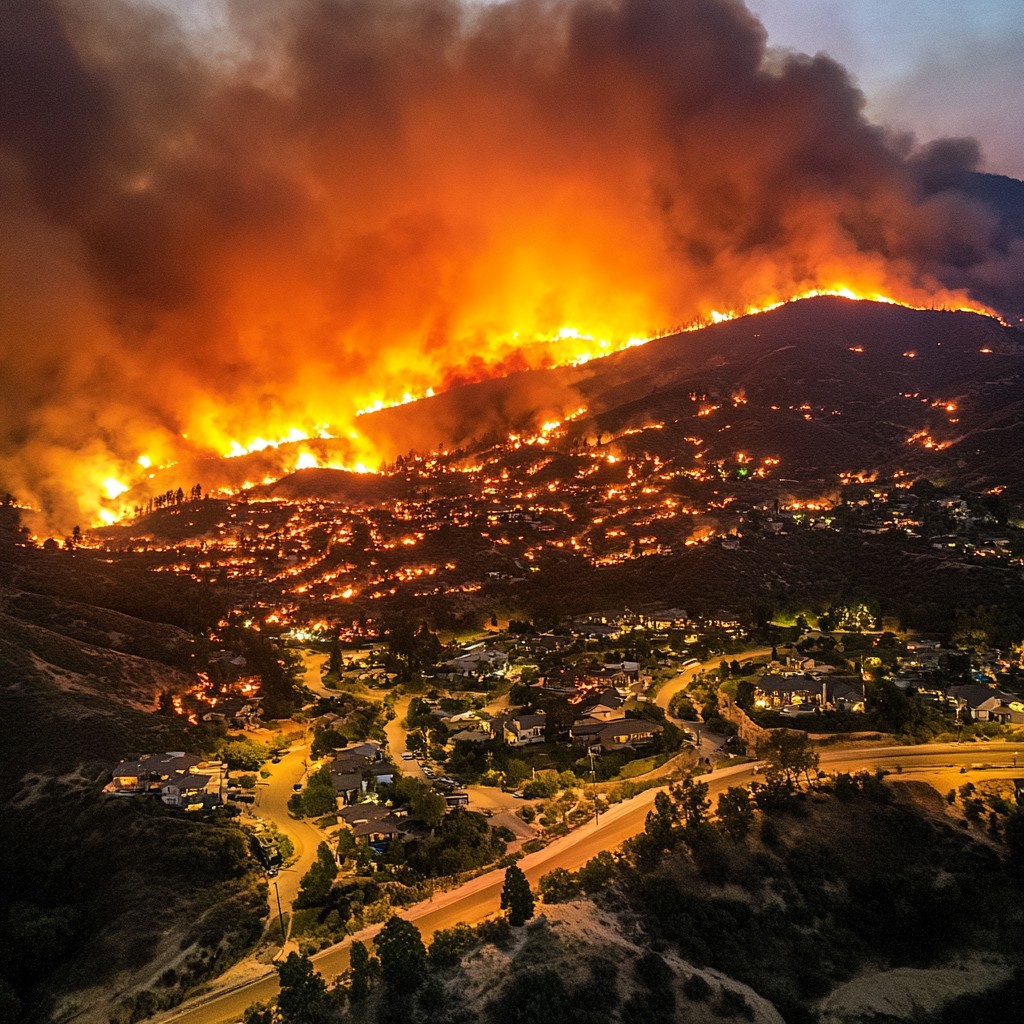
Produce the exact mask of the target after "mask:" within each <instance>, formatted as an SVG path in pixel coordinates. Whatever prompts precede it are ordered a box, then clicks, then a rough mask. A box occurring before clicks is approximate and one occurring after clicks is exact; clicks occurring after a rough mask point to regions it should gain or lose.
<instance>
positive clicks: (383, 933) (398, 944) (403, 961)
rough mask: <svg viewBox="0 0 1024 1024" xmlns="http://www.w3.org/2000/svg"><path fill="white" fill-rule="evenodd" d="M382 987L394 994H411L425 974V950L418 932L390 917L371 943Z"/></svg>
mask: <svg viewBox="0 0 1024 1024" xmlns="http://www.w3.org/2000/svg"><path fill="white" fill-rule="evenodd" d="M373 944H374V946H376V947H377V956H378V957H379V958H380V970H381V976H382V977H383V978H384V984H385V985H387V986H388V988H389V989H391V990H392V991H394V992H399V993H409V992H415V991H416V989H418V988H419V987H420V985H422V984H423V979H424V978H425V977H426V973H427V951H426V949H425V948H424V945H423V939H422V937H421V936H420V932H419V929H418V928H417V927H416V925H414V924H412V923H411V922H409V921H405V920H403V919H402V918H400V917H392V918H391V919H390V920H389V921H388V922H387V924H385V925H384V927H383V928H382V929H381V930H380V931H379V932H378V933H377V935H376V936H375V937H374V940H373Z"/></svg>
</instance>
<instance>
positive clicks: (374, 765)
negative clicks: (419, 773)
mask: <svg viewBox="0 0 1024 1024" xmlns="http://www.w3.org/2000/svg"><path fill="white" fill-rule="evenodd" d="M328 769H329V771H330V773H331V783H332V784H333V786H334V792H335V794H336V795H337V798H338V803H339V805H340V806H343V807H344V806H346V805H348V804H354V803H357V802H358V801H359V800H360V799H361V798H362V797H363V796H365V795H366V794H367V793H372V792H373V791H375V790H376V788H377V786H378V785H390V784H391V783H392V782H394V781H395V766H394V765H393V764H391V763H390V762H388V761H385V760H384V759H383V754H382V753H381V749H380V744H379V743H377V742H375V741H373V740H370V741H368V742H366V743H357V744H355V745H354V746H351V747H346V748H345V749H344V750H339V751H338V752H337V753H336V754H335V755H334V757H333V759H332V760H331V763H330V765H329V766H328Z"/></svg>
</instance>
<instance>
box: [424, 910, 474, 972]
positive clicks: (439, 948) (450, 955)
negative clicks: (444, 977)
mask: <svg viewBox="0 0 1024 1024" xmlns="http://www.w3.org/2000/svg"><path fill="white" fill-rule="evenodd" d="M476 942H477V938H476V929H475V928H472V927H470V926H469V925H468V924H463V923H461V922H460V923H459V924H456V925H453V926H452V927H451V928H440V929H438V930H437V931H436V932H434V938H433V941H432V942H431V943H430V963H431V964H432V965H433V966H434V967H436V968H440V969H442V970H444V969H446V968H449V967H457V966H458V963H459V960H461V959H462V955H463V954H464V953H466V952H467V951H468V950H470V949H472V948H473V946H475V945H476Z"/></svg>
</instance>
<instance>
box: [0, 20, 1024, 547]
mask: <svg viewBox="0 0 1024 1024" xmlns="http://www.w3.org/2000/svg"><path fill="white" fill-rule="evenodd" d="M195 10H196V11H203V12H205V14H206V15H207V16H208V19H209V20H208V21H206V22H204V25H203V27H201V28H195V27H193V28H192V29H189V28H187V27H183V22H182V21H181V20H179V19H178V18H176V17H175V16H173V15H172V14H170V13H168V12H167V11H166V10H165V9H162V8H160V7H158V6H155V5H154V6H149V5H147V4H145V3H142V2H135V3H128V2H126V0H125V2H122V0H67V2H64V3H61V2H57V0H53V2H43V0H41V2H30V0H6V2H5V3H3V5H2V6H0V295H2V299H3V301H2V309H0V330H2V334H0V388H2V393H3V402H2V407H0V487H3V488H6V489H10V490H13V491H15V492H16V493H18V494H19V495H21V496H24V497H26V498H29V499H31V500H32V501H34V502H36V503H38V504H39V505H41V506H42V507H44V508H45V509H46V510H47V511H48V512H49V513H51V514H52V516H53V521H54V522H61V523H63V524H64V525H65V527H66V525H67V524H68V523H69V522H71V521H76V519H77V517H78V515H79V514H84V515H88V514H90V513H95V511H96V510H97V509H98V507H99V506H100V504H101V500H100V494H101V493H102V488H103V487H104V486H106V487H107V490H108V492H110V493H113V492H114V491H116V489H117V486H116V485H117V483H118V481H124V482H130V474H131V471H132V467H136V471H138V467H137V466H136V460H137V458H138V457H139V456H140V455H142V456H146V457H147V458H148V459H149V460H151V461H153V462H154V463H166V462H168V461H171V460H174V459H176V458H179V457H181V456H182V455H183V454H190V455H198V454H204V453H209V452H222V453H223V452H226V451H228V450H229V449H230V448H231V447H232V442H234V443H235V446H236V447H237V446H242V447H249V446H251V445H252V444H253V443H254V442H257V439H259V438H264V439H277V438H281V437H285V436H287V435H288V434H289V432H290V431H292V432H294V431H298V432H300V433H304V434H310V435H313V434H316V433H317V432H318V431H319V430H326V431H328V432H330V433H332V434H338V435H340V436H347V435H348V433H349V432H351V431H355V432H358V422H357V421H356V420H355V419H354V412H355V410H356V409H359V408H361V407H364V406H367V405H370V404H372V403H373V402H374V400H377V399H379V400H386V399H389V398H400V397H401V396H402V394H403V393H404V392H406V391H408V392H409V393H411V394H419V393H422V392H423V391H424V390H425V389H426V388H427V387H435V388H439V387H442V386H444V385H445V384H446V383H450V382H452V381H455V380H459V379H467V378H473V377H479V376H481V375H486V374H490V373H495V372H500V371H503V370H508V369H514V368H517V367H521V366H524V365H538V364H543V363H545V362H550V361H557V360H559V359H563V358H565V356H566V354H568V355H569V356H572V355H573V354H578V352H579V351H582V347H581V346H583V347H585V346H584V345H583V343H582V342H579V341H575V342H574V341H572V340H571V338H569V337H568V336H569V335H571V334H572V333H573V332H574V331H575V333H576V334H586V335H591V336H593V337H594V338H595V339H605V340H608V341H611V342H612V343H618V342H621V341H624V340H625V339H626V338H628V337H629V336H630V335H634V334H641V335H643V334H645V333H647V332H649V331H652V330H655V329H658V328H666V327H669V326H672V325H676V324H681V323H686V322H688V321H690V320H692V319H694V318H700V317H705V316H707V315H708V314H709V313H710V312H711V311H712V310H719V311H732V310H742V309H743V308H744V307H746V306H748V305H758V304H763V303H765V302H769V301H778V300H780V299H785V298H787V297H790V296H792V295H794V294H798V293H801V292H804V291H807V290H809V289H814V288H827V287H834V286H835V285H837V284H843V285H845V286H848V287H850V288H853V289H855V290H860V291H863V292H865V293H867V294H871V293H874V292H880V293H884V294H889V295H892V296H893V297H895V298H898V299H901V300H906V301H909V302H919V303H920V302H929V301H935V302H938V303H944V302H956V301H958V299H962V298H963V295H961V296H957V295H953V294H950V292H949V291H948V289H955V290H962V291H963V292H964V293H970V292H972V291H973V292H975V293H976V294H984V295H992V294H1000V289H1005V288H1006V287H1007V286H1008V284H1009V283H1011V282H1013V281H1019V279H1020V276H1021V275H1020V271H1021V268H1022V266H1024V255H1022V246H1021V243H1020V241H1019V240H1014V239H1012V238H1007V237H1005V232H1001V231H1000V227H999V225H998V224H997V223H996V221H995V218H994V217H993V215H992V214H991V213H989V212H988V211H987V210H986V208H985V207H984V206H983V205H982V204H981V203H979V202H977V201H974V200H970V199H967V198H966V197H965V196H964V195H963V194H962V193H961V192H960V191H959V190H957V189H955V188H951V187H948V186H949V183H950V182H952V183H953V184H954V185H955V184H956V182H957V181H959V180H960V178H962V176H963V175H964V174H965V173H968V172H970V171H971V170H972V169H973V168H974V167H975V166H976V165H977V159H978V154H977V152H976V148H972V146H971V144H970V143H964V142H962V141H961V142H948V141H947V142H943V143H940V144H934V145H932V146H930V147H926V148H924V149H918V148H917V147H916V144H915V143H914V142H913V140H911V139H908V138H906V137H902V136H895V135H893V134H891V133H889V132H887V131H886V130H885V129H884V128H882V127H879V126H877V125H874V124H871V123H869V122H868V121H867V119H866V118H865V116H864V114H863V99H862V96H861V94H860V93H859V92H858V90H857V88H856V87H855V85H854V84H853V83H852V82H851V80H850V78H849V76H848V75H847V73H846V72H845V71H844V69H843V68H842V67H840V66H839V65H837V64H836V63H835V62H833V61H832V60H830V59H829V58H828V57H826V56H822V55H819V56H815V57H809V56H805V55H802V54H792V53H778V52H774V51H772V50H771V49H769V47H768V43H767V40H766V38H765V32H764V30H763V28H762V26H761V24H760V23H759V22H758V20H757V19H756V18H755V17H754V16H753V15H752V14H751V13H750V12H749V11H748V10H747V9H746V8H745V6H744V5H743V4H742V3H741V2H739V0H608V2H600V0H564V2H559V0H552V2H545V0H511V2H507V3H498V4H491V5H483V4H478V3H470V2H465V3H459V2H456V0H387V2H385V0H279V2H276V3H273V4H258V3H249V2H243V0H222V2H221V3H219V4H215V3H213V2H212V0H211V3H210V4H208V5H196V7H195ZM211 12H212V13H211ZM215 15H216V16H222V17H223V23H222V24H221V23H220V22H218V21H217V19H216V17H215ZM211 26H212V27H211ZM944 175H945V176H946V177H945V178H944V177H943V176H944ZM958 175H959V178H958V177H957V176H958ZM560 333H561V336H562V338H563V339H565V340H564V341H562V342H554V341H552V342H551V343H550V344H541V345H539V346H538V345H537V344H535V342H536V341H537V340H538V339H540V340H542V341H543V340H545V339H547V340H548V341H551V339H554V338H555V337H556V336H558V335H559V334H560ZM591 344H592V345H596V344H597V341H594V342H592V343H591ZM573 346H575V348H574V347H573ZM374 454H382V455H389V454H393V453H386V452H385V453H371V452H364V451H363V450H362V449H361V448H360V439H359V438H358V437H353V438H352V455H353V458H356V457H360V458H365V459H370V458H372V456H373V455H374ZM108 478H109V480H108ZM104 480H108V483H107V484H106V485H104V483H103V482H104ZM110 480H112V481H113V484H111V483H110ZM185 482H186V483H188V481H185Z"/></svg>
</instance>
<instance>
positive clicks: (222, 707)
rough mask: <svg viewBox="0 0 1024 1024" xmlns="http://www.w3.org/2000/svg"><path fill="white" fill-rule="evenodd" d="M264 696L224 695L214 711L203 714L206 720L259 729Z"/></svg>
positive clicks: (239, 727)
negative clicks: (261, 704) (261, 703)
mask: <svg viewBox="0 0 1024 1024" xmlns="http://www.w3.org/2000/svg"><path fill="white" fill-rule="evenodd" d="M262 700H263V698H262V697H239V696H230V697H222V698H221V699H220V700H218V701H217V705H216V707H215V708H214V710H213V711H208V712H207V713H206V714H205V715H203V721H204V722H223V723H224V724H226V725H227V726H228V727H230V728H232V729H258V728H259V727H260V724H261V721H262V720H261V718H260V702H261V701H262Z"/></svg>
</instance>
